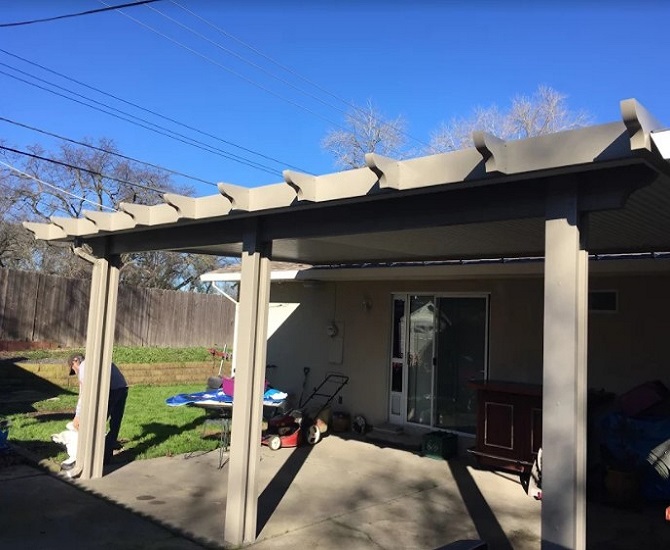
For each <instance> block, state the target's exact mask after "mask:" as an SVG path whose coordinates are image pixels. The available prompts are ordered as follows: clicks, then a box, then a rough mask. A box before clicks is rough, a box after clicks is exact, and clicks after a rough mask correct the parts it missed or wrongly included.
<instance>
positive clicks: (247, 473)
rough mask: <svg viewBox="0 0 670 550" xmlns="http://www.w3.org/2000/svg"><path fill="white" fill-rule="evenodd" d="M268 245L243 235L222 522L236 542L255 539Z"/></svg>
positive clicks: (228, 539) (229, 540) (226, 534)
mask: <svg viewBox="0 0 670 550" xmlns="http://www.w3.org/2000/svg"><path fill="white" fill-rule="evenodd" d="M270 246H271V243H262V242H259V241H258V238H257V234H256V232H255V231H250V232H248V234H247V235H245V239H244V243H243V247H244V248H243V253H242V278H241V282H240V300H239V305H238V306H237V307H238V310H239V319H238V322H239V328H238V331H237V339H236V343H235V348H234V349H233V353H234V354H235V355H236V357H237V363H236V365H237V371H236V374H235V400H234V402H233V420H232V434H231V445H230V461H229V466H228V468H229V470H228V492H227V500H226V519H225V526H224V540H225V542H226V543H228V544H231V545H234V546H236V547H237V546H239V545H242V544H247V543H251V542H253V541H254V540H255V539H256V528H257V526H256V524H257V513H258V489H257V470H258V467H259V465H260V445H261V422H262V414H263V393H264V389H265V359H266V353H267V325H268V309H269V302H270V267H269V259H268V258H269V254H270Z"/></svg>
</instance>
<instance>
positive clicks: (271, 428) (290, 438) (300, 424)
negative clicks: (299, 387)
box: [261, 371, 349, 451]
mask: <svg viewBox="0 0 670 550" xmlns="http://www.w3.org/2000/svg"><path fill="white" fill-rule="evenodd" d="M308 372H309V371H306V372H305V376H306V375H307V373H308ZM348 381H349V377H348V376H344V375H343V374H328V375H327V376H326V378H325V379H324V380H323V382H321V384H319V386H318V387H316V388H314V391H313V392H312V394H311V395H310V396H309V397H307V399H306V400H305V401H304V402H301V403H300V404H299V406H298V408H297V409H293V410H291V411H289V412H288V413H286V414H282V415H278V416H274V417H272V418H270V419H269V420H268V421H267V424H268V427H267V430H265V432H264V433H263V436H262V438H261V444H262V445H266V446H268V447H269V448H270V449H271V450H273V451H277V450H279V449H281V448H282V447H297V446H299V445H300V444H302V443H307V444H309V445H316V444H317V443H318V442H319V441H320V439H321V435H322V434H323V433H325V432H326V430H327V429H328V421H327V414H323V413H324V412H325V411H326V409H327V407H328V405H330V402H331V401H332V400H333V399H334V398H335V396H336V395H337V394H338V393H339V392H340V390H341V389H342V388H343V387H344V385H345V384H346V383H347V382H348ZM324 417H325V418H324Z"/></svg>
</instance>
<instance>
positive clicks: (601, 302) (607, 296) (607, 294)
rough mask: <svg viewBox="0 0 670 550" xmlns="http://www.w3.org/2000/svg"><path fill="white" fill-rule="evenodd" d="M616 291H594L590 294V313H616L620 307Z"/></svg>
mask: <svg viewBox="0 0 670 550" xmlns="http://www.w3.org/2000/svg"><path fill="white" fill-rule="evenodd" d="M618 298H619V296H618V295H617V291H616V290H592V291H591V292H589V311H594V312H599V313H616V312H617V311H618V306H619V300H618Z"/></svg>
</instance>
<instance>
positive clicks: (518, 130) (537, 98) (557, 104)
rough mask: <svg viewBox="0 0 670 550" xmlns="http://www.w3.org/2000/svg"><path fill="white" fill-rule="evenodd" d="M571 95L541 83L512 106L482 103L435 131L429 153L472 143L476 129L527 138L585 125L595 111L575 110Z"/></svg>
mask: <svg viewBox="0 0 670 550" xmlns="http://www.w3.org/2000/svg"><path fill="white" fill-rule="evenodd" d="M566 100H567V96H566V95H565V94H562V93H560V92H557V91H556V90H554V89H553V88H550V87H549V86H539V87H538V89H537V90H536V91H535V93H533V95H531V96H525V95H518V96H515V97H514V98H513V99H512V102H511V105H510V107H509V109H508V110H506V111H501V110H500V109H499V108H498V107H497V106H495V105H492V106H490V107H478V108H476V109H475V110H474V112H473V114H472V116H470V117H469V118H459V119H452V120H451V121H450V122H449V123H446V124H445V123H443V124H442V125H441V126H440V128H439V129H438V130H437V131H436V132H434V133H433V136H432V139H431V142H430V149H429V151H428V152H429V153H441V152H446V151H454V150H456V149H463V148H465V147H471V146H472V145H473V143H472V132H473V131H475V130H482V131H485V132H489V133H491V134H494V135H495V136H497V137H499V138H501V139H505V140H512V139H523V138H527V137H532V136H540V135H544V134H551V133H554V132H560V131H562V130H569V129H571V128H577V127H580V126H585V125H586V124H588V123H589V122H590V120H591V118H592V117H591V115H589V114H588V113H586V112H585V111H571V110H570V109H568V106H567V101H566Z"/></svg>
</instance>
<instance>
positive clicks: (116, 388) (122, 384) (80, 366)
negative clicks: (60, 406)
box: [61, 353, 128, 468]
mask: <svg viewBox="0 0 670 550" xmlns="http://www.w3.org/2000/svg"><path fill="white" fill-rule="evenodd" d="M68 366H69V367H70V376H74V375H75V374H76V375H77V378H78V379H79V400H78V401H77V408H76V409H75V413H74V418H73V419H72V424H73V426H74V428H75V429H76V430H78V429H79V414H80V413H81V388H82V384H83V382H84V372H85V362H84V356H83V355H82V354H81V353H75V354H74V355H72V356H70V358H69V359H68ZM127 398H128V384H127V383H126V379H125V378H124V376H123V374H122V373H121V371H120V370H119V368H118V367H117V366H116V365H115V364H114V363H112V374H111V379H110V384H109V399H108V401H107V419H108V420H109V432H107V436H106V437H105V454H104V464H109V462H110V461H111V459H112V453H113V451H114V449H118V448H121V444H120V443H119V441H118V437H119V430H120V429H121V421H122V420H123V413H124V411H125V408H126V399H127ZM61 466H62V465H61ZM73 466H74V464H71V465H69V467H70V468H71V467H73Z"/></svg>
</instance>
